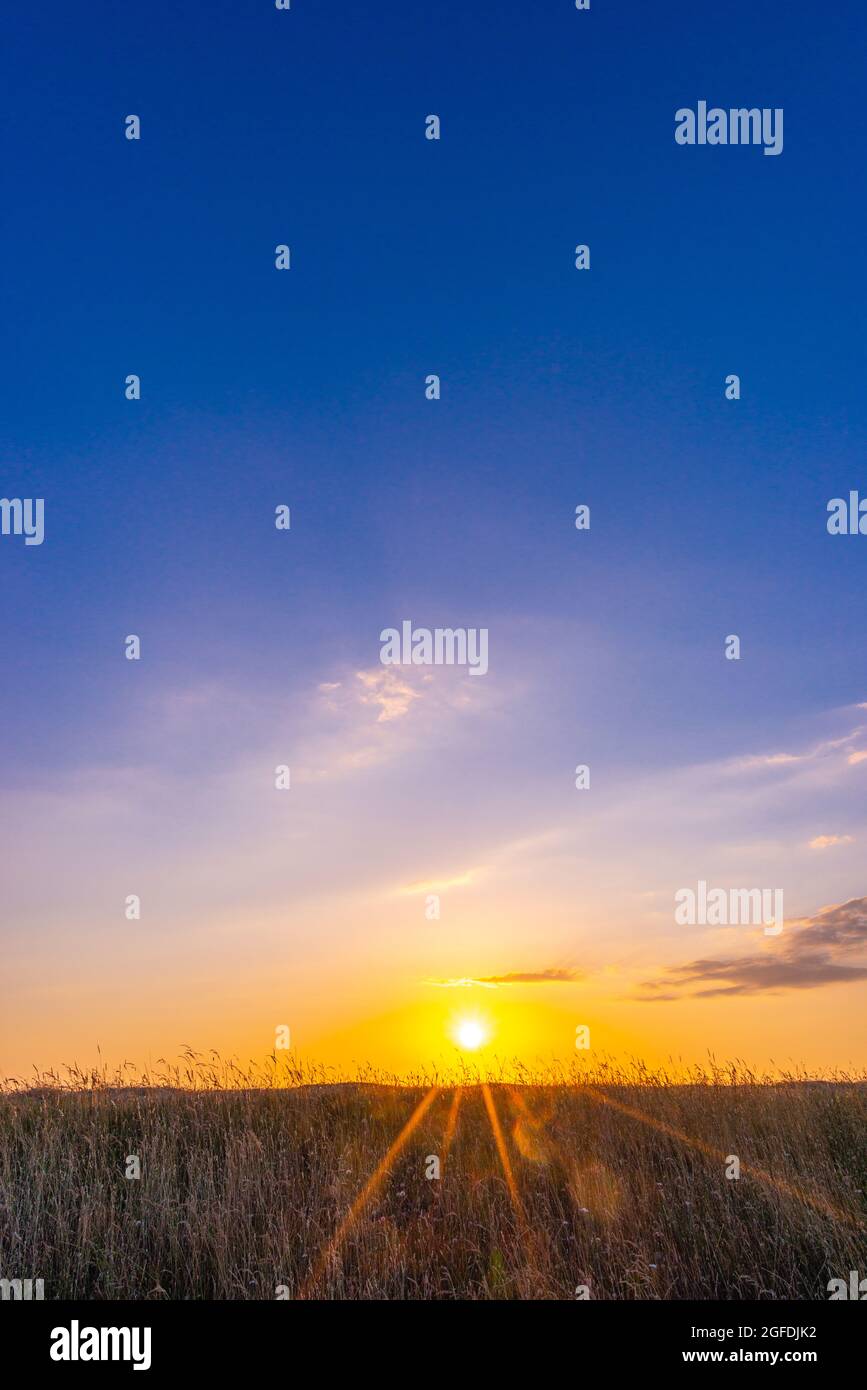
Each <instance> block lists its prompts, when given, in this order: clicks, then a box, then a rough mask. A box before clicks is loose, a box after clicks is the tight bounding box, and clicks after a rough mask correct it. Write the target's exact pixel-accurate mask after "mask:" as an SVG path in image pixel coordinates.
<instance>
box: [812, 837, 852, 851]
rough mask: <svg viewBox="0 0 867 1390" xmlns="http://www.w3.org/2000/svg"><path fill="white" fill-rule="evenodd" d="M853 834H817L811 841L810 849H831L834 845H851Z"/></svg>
mask: <svg viewBox="0 0 867 1390" xmlns="http://www.w3.org/2000/svg"><path fill="white" fill-rule="evenodd" d="M851 843H852V836H851V835H817V836H816V838H815V840H811V841H810V849H830V848H831V846H832V845H851Z"/></svg>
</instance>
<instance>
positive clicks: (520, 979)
mask: <svg viewBox="0 0 867 1390" xmlns="http://www.w3.org/2000/svg"><path fill="white" fill-rule="evenodd" d="M582 978H583V976H582V975H580V974H579V972H578V971H577V970H561V969H551V970H510V971H509V973H508V974H506V975H480V976H478V978H475V979H474V978H471V977H468V976H463V977H461V978H460V979H454V980H429V981H428V984H431V985H436V986H437V988H439V989H469V988H472V986H473V985H481V987H482V988H483V989H496V988H497V987H498V986H499V985H571V984H575V983H576V982H577V981H578V980H581V979H582Z"/></svg>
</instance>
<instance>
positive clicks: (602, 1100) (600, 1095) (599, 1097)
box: [577, 1086, 863, 1228]
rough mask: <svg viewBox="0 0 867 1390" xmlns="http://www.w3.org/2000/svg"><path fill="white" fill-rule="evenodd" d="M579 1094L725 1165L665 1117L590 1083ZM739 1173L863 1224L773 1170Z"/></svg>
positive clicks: (746, 1167)
mask: <svg viewBox="0 0 867 1390" xmlns="http://www.w3.org/2000/svg"><path fill="white" fill-rule="evenodd" d="M577 1089H578V1090H579V1091H580V1092H581V1093H582V1094H585V1095H588V1096H590V1097H591V1098H592V1099H593V1100H595V1101H596V1102H597V1104H599V1105H610V1106H611V1107H612V1108H613V1109H615V1110H618V1111H619V1112H620V1113H621V1114H622V1115H628V1116H629V1117H630V1119H633V1120H640V1121H641V1123H642V1124H645V1125H648V1126H649V1127H650V1128H651V1129H655V1130H656V1131H657V1132H658V1133H660V1134H665V1135H666V1136H667V1137H668V1138H669V1139H677V1140H679V1141H680V1143H682V1144H688V1145H689V1146H690V1147H691V1148H694V1149H698V1150H699V1152H701V1153H703V1154H704V1155H705V1156H706V1157H708V1158H713V1159H714V1160H715V1161H716V1162H717V1163H721V1164H725V1163H726V1161H727V1159H728V1154H726V1153H724V1152H723V1150H722V1149H718V1148H716V1147H715V1146H714V1145H713V1144H708V1143H706V1142H705V1141H704V1140H703V1139H693V1138H692V1136H691V1135H689V1134H685V1133H684V1131H683V1130H681V1129H676V1128H675V1127H674V1125H670V1124H667V1123H666V1121H665V1120H656V1119H654V1118H653V1117H652V1116H651V1115H645V1114H644V1113H643V1112H642V1111H641V1110H637V1109H635V1107H634V1106H631V1105H626V1104H625V1103H624V1102H623V1101H620V1100H615V1098H614V1097H613V1096H609V1095H606V1094H605V1092H604V1091H597V1090H596V1089H595V1088H593V1087H590V1086H579V1087H578V1088H577ZM741 1173H742V1174H747V1175H748V1176H749V1177H751V1178H755V1180H756V1181H757V1182H760V1183H763V1184H764V1185H765V1186H766V1187H771V1188H773V1189H774V1190H775V1191H777V1192H780V1193H782V1194H783V1195H784V1196H786V1197H791V1198H792V1199H794V1200H795V1201H799V1202H804V1203H805V1204H806V1205H807V1206H809V1207H812V1208H813V1210H814V1211H817V1212H819V1213H820V1214H821V1215H822V1216H827V1217H829V1218H830V1219H831V1220H832V1221H838V1222H841V1223H843V1224H844V1225H850V1226H856V1227H859V1228H860V1227H862V1226H863V1222H862V1221H861V1220H860V1219H859V1218H856V1217H853V1216H850V1215H848V1214H847V1213H846V1212H844V1211H840V1210H839V1209H838V1208H837V1207H835V1206H833V1205H832V1203H831V1202H829V1201H828V1199H827V1198H826V1197H825V1196H824V1195H821V1194H815V1195H814V1194H812V1193H809V1192H804V1191H803V1190H802V1189H801V1188H798V1187H794V1186H793V1185H792V1184H791V1183H788V1182H786V1181H785V1179H783V1178H775V1177H774V1176H773V1174H772V1173H769V1172H767V1170H766V1169H764V1168H759V1167H758V1166H756V1165H753V1164H746V1163H743V1162H742V1163H741Z"/></svg>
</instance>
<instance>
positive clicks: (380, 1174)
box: [299, 1086, 440, 1298]
mask: <svg viewBox="0 0 867 1390" xmlns="http://www.w3.org/2000/svg"><path fill="white" fill-rule="evenodd" d="M439 1090H440V1088H439V1086H431V1088H430V1090H429V1091H428V1093H427V1095H425V1096H423V1097H422V1099H421V1100H420V1101H419V1103H418V1105H417V1106H416V1108H415V1110H414V1111H413V1112H412V1114H411V1115H410V1117H409V1119H408V1120H407V1122H406V1124H405V1125H404V1127H403V1129H402V1130H401V1131H400V1133H399V1134H398V1136H397V1138H396V1139H395V1140H394V1142H393V1143H392V1144H391V1146H390V1147H389V1149H388V1151H387V1152H386V1154H385V1156H384V1157H383V1158H382V1159H380V1161H379V1163H378V1164H377V1166H376V1169H375V1170H374V1172H373V1175H372V1176H371V1177H370V1178H368V1180H367V1182H366V1183H365V1184H364V1187H363V1188H362V1189H361V1191H360V1192H359V1194H358V1196H357V1197H356V1199H355V1201H354V1202H353V1203H352V1206H351V1207H350V1208H349V1211H348V1212H347V1214H346V1216H345V1217H344V1218H343V1220H342V1222H341V1223H340V1225H339V1226H338V1228H337V1230H336V1231H335V1233H334V1235H333V1236H332V1237H331V1239H330V1241H329V1242H328V1245H327V1246H326V1248H325V1250H324V1252H323V1253H322V1255H321V1256H320V1258H319V1261H318V1262H317V1264H316V1267H315V1269H314V1270H313V1272H312V1273H311V1274H310V1275H309V1276H308V1278H307V1280H306V1281H305V1283H304V1287H303V1288H302V1290H301V1292H300V1294H299V1297H300V1298H307V1297H308V1296H309V1290H310V1289H311V1288H315V1287H316V1285H317V1284H318V1282H319V1280H320V1279H321V1278H322V1275H323V1274H324V1272H325V1270H326V1269H327V1268H328V1265H329V1263H330V1262H331V1260H332V1259H333V1258H334V1256H335V1255H336V1254H337V1252H338V1250H339V1249H340V1247H341V1245H342V1244H343V1242H344V1241H345V1240H346V1237H347V1236H348V1235H349V1232H350V1231H351V1230H352V1228H353V1226H354V1225H355V1223H356V1222H357V1221H358V1219H359V1217H360V1216H361V1214H362V1212H363V1211H364V1208H365V1207H366V1206H367V1204H368V1202H369V1201H370V1199H371V1197H372V1196H373V1194H374V1193H375V1192H376V1190H377V1188H378V1187H379V1186H380V1184H381V1183H382V1180H383V1178H384V1177H385V1176H386V1174H387V1173H388V1171H389V1169H390V1168H391V1165H392V1164H393V1163H394V1160H395V1159H396V1158H397V1156H398V1154H399V1153H400V1151H401V1149H402V1148H403V1147H404V1145H405V1144H406V1142H407V1140H408V1139H409V1137H410V1135H411V1134H412V1132H413V1130H414V1129H415V1128H416V1127H417V1126H418V1124H419V1123H420V1122H421V1120H422V1119H423V1118H424V1116H425V1114H426V1113H427V1111H428V1110H429V1109H430V1107H431V1105H432V1104H433V1102H434V1101H435V1100H436V1098H437V1096H438V1095H439Z"/></svg>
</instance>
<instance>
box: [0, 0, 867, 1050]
mask: <svg viewBox="0 0 867 1390" xmlns="http://www.w3.org/2000/svg"><path fill="white" fill-rule="evenodd" d="M865 29H867V18H865V14H864V11H863V8H862V7H860V6H857V5H855V4H854V3H851V0H847V3H844V4H841V5H838V6H835V7H833V9H832V10H831V11H830V12H827V11H821V10H819V9H818V8H817V7H816V6H815V5H813V4H807V3H803V2H802V0H795V2H794V3H786V4H783V3H776V0H774V3H767V4H765V5H763V6H761V7H759V8H757V7H755V6H754V5H752V4H749V3H745V0H734V3H732V4H730V5H728V6H726V7H725V10H724V12H723V11H722V10H720V9H719V8H714V7H696V6H695V5H694V4H687V3H685V0H669V3H665V4H638V3H634V2H633V3H618V4H616V5H615V4H613V3H610V0H592V4H591V8H590V10H588V11H581V12H579V11H577V10H576V9H575V7H574V5H573V4H571V3H570V0H534V3H532V4H530V3H524V2H523V0H503V3H497V0H484V3H478V4H473V5H471V6H468V5H466V4H465V3H458V0H438V2H437V3H436V4H430V3H422V0H401V3H397V0H379V3H376V4H371V5H357V4H352V3H349V0H332V3H328V4H326V3H324V2H320V0H292V5H291V9H290V10H289V11H278V10H277V9H276V8H275V7H274V5H273V4H271V3H269V0H232V3H208V4H205V3H199V4H180V5H179V4H177V3H174V4H171V5H170V4H168V3H164V2H163V0H152V3H150V4H148V5H147V6H141V7H139V6H118V5H111V6H110V5H108V4H107V3H104V2H103V0H92V3H91V4H89V5H88V6H87V7H86V9H84V10H82V9H81V8H80V7H70V6H68V5H65V4H61V3H58V2H57V0H47V3H44V4H41V5H40V6H38V7H30V9H29V10H26V11H25V10H21V9H19V11H18V12H17V13H16V14H15V15H14V16H11V17H10V19H9V21H8V22H7V25H6V31H5V43H4V56H3V58H2V59H0V62H2V65H3V77H4V82H3V89H4V94H5V97H4V113H3V114H4V119H3V136H2V141H3V160H2V171H3V172H2V179H3V185H4V187H3V192H4V197H3V199H2V204H3V213H2V233H0V234H2V242H3V248H4V254H3V258H2V280H0V284H2V306H3V320H4V324H5V326H6V330H7V348H8V350H7V353H6V354H4V358H5V361H4V368H3V372H2V376H0V392H2V409H0V439H2V477H0V493H2V495H3V496H4V497H7V498H16V497H20V498H42V499H44V508H45V534H44V541H43V543H42V544H41V545H33V546H27V545H25V544H24V540H23V537H22V536H16V535H2V536H0V641H2V651H3V655H4V678H3V681H2V687H0V716H2V721H3V728H4V732H5V739H4V757H3V759H2V768H0V818H2V823H3V826H4V830H3V834H2V841H0V884H2V889H0V892H2V906H0V936H2V957H3V986H2V993H3V1008H2V1011H0V1075H25V1074H27V1073H28V1072H29V1070H30V1069H31V1068H32V1067H33V1066H36V1067H51V1066H58V1065H61V1064H62V1063H65V1062H72V1061H78V1062H80V1063H82V1064H90V1063H92V1062H94V1061H95V1060H96V1058H97V1056H98V1055H99V1056H101V1057H103V1058H104V1059H109V1060H110V1061H112V1062H114V1061H121V1060H124V1059H131V1060H133V1061H134V1062H136V1063H138V1064H141V1065H146V1064H148V1063H151V1062H153V1061H154V1060H155V1059H156V1058H159V1057H167V1058H171V1057H174V1056H176V1055H177V1054H178V1052H179V1051H180V1049H181V1048H182V1046H184V1045H186V1044H189V1045H190V1046H192V1047H194V1048H198V1049H202V1050H204V1049H207V1048H211V1047H213V1048H216V1049H218V1050H219V1051H220V1052H221V1053H222V1054H223V1055H237V1056H239V1057H241V1058H259V1057H262V1056H264V1055H266V1054H267V1053H269V1052H270V1051H271V1050H272V1049H273V1047H274V1044H275V1030H277V1029H278V1028H279V1027H280V1026H282V1025H286V1026H287V1027H288V1028H289V1029H290V1030H291V1040H292V1049H293V1056H295V1055H297V1056H299V1057H301V1058H309V1059H316V1060H321V1061H322V1062H324V1063H326V1064H327V1065H330V1066H334V1067H336V1068H341V1069H347V1070H351V1069H352V1068H354V1067H355V1066H356V1065H357V1064H365V1063H368V1062H369V1063H371V1064H373V1065H375V1066H378V1067H383V1068H387V1069H391V1070H394V1071H397V1072H401V1073H404V1072H407V1071H410V1070H412V1069H413V1068H416V1067H419V1066H422V1065H426V1064H434V1063H436V1064H440V1063H442V1064H443V1065H445V1064H447V1063H450V1062H452V1061H454V1060H455V1059H456V1058H459V1057H460V1056H461V1054H460V1052H459V1051H458V1050H457V1049H456V1045H455V1031H456V1028H457V1027H458V1026H459V1024H460V1022H461V1020H465V1019H466V1018H475V1019H478V1020H480V1021H481V1024H482V1026H483V1028H484V1031H485V1034H486V1038H485V1047H484V1048H483V1049H482V1054H481V1055H483V1056H484V1057H485V1058H490V1059H496V1058H499V1059H509V1060H517V1061H519V1062H520V1063H522V1064H523V1065H527V1066H533V1065H536V1064H539V1065H542V1064H544V1062H545V1060H546V1059H548V1058H551V1057H558V1058H563V1059H565V1060H566V1061H567V1062H568V1061H570V1060H572V1059H574V1058H575V1056H576V1048H575V1039H576V1029H577V1028H579V1027H580V1028H584V1027H586V1028H589V1030H590V1040H591V1047H590V1049H589V1057H590V1058H591V1059H592V1058H596V1057H601V1056H603V1055H612V1056H615V1057H626V1056H635V1057H638V1058H641V1059H645V1060H647V1061H648V1062H649V1063H651V1064H653V1065H656V1064H658V1063H661V1062H665V1061H666V1059H669V1058H670V1059H674V1061H675V1062H676V1063H677V1064H678V1065H683V1066H689V1065H691V1064H693V1063H695V1062H701V1061H702V1060H704V1059H705V1058H706V1057H707V1056H708V1054H709V1053H710V1054H713V1055H714V1056H716V1057H717V1058H743V1059H745V1060H747V1061H748V1062H749V1063H750V1064H751V1065H755V1066H759V1067H764V1066H768V1065H770V1064H771V1063H773V1064H775V1065H778V1066H785V1065H790V1064H792V1065H802V1066H805V1067H808V1068H810V1069H812V1070H815V1071H816V1072H821V1073H825V1072H829V1071H831V1070H833V1069H837V1068H853V1067H864V1066H865V1065H867V1011H865V1008H864V1005H865V1000H867V897H865V895H867V876H865V869H864V865H865V846H867V813H865V792H867V653H865V645H864V641H863V632H864V591H865V578H867V538H865V537H864V536H861V535H858V536H847V537H839V536H831V535H829V534H828V530H827V524H826V523H827V505H828V502H829V500H830V499H832V498H835V497H848V495H849V493H850V491H851V490H858V489H860V495H861V496H862V497H863V496H867V469H865V465H864V437H865V423H867V420H865V415H867V407H865V393H864V380H865V375H867V363H865V340H864V332H863V322H864V274H863V251H862V240H863V225H864V214H865V201H867V198H865V191H864V185H863V179H862V177H861V158H860V153H859V152H860V151H861V150H863V148H864V135H865V115H864V105H863V100H862V89H863V66H862V61H861V57H860V55H861V53H863V51H864V39H865V37H867V35H865ZM699 101H707V102H708V104H709V106H714V105H718V106H719V107H722V108H724V109H728V108H730V107H742V106H745V107H758V108H772V109H777V108H782V110H783V111H784V147H783V150H782V152H781V153H780V154H779V155H777V156H775V157H766V156H765V155H764V153H763V151H762V149H761V148H757V147H752V146H746V147H744V146H740V147H736V146H726V147H711V146H707V145H705V146H698V145H696V146H685V145H679V144H678V143H677V142H676V141H675V138H674V132H675V113H676V112H677V111H678V110H679V109H682V108H687V107H689V108H693V109H695V108H697V105H698V102H699ZM130 114H136V115H138V116H139V118H140V123H141V138H140V139H139V140H129V139H127V138H126V134H125V131H126V118H127V116H128V115H130ZM431 114H436V115H438V116H439V118H440V121H441V131H440V137H441V138H440V139H439V140H429V139H427V138H426V136H425V130H426V119H427V117H428V116H429V115H431ZM579 244H581V245H587V246H589V247H590V268H589V270H582V271H579V270H577V269H576V265H575V248H576V246H577V245H579ZM280 245H287V246H289V247H290V249H291V269H289V270H288V271H278V270H277V268H276V266H275V248H276V247H277V246H280ZM129 374H136V375H138V376H139V377H140V381H141V399H139V400H128V399H127V398H126V381H127V377H128V376H129ZM430 374H437V375H438V376H439V377H440V381H441V396H440V399H438V400H429V399H427V397H426V390H425V383H426V379H427V378H428V376H429V375H430ZM730 374H737V376H738V377H739V378H740V398H739V399H737V400H730V399H727V398H726V390H725V384H726V378H727V377H728V376H729V375H730ZM581 504H584V505H587V506H589V507H590V515H591V524H590V528H589V529H587V530H578V529H576V526H575V509H576V506H578V505H581ZM281 505H283V506H288V507H289V508H290V509H291V527H290V529H288V530H278V529H277V528H276V526H275V509H276V508H277V507H278V506H281ZM404 620H410V621H412V622H413V623H414V624H415V625H417V626H420V627H426V628H430V629H434V628H437V627H447V628H466V629H480V628H484V629H486V630H487V632H488V634H489V638H488V640H489V669H488V671H487V673H486V674H485V675H484V676H481V675H479V676H473V675H471V674H470V672H469V671H468V670H467V669H466V668H465V667H464V668H461V667H444V666H432V667H415V666H384V665H382V663H381V662H380V649H381V642H380V634H381V632H382V631H383V630H384V629H386V628H390V627H399V626H400V624H401V622H402V621H404ZM130 634H135V635H137V636H138V637H139V638H140V642H141V657H140V660H132V661H131V660H128V659H127V658H126V655H125V642H126V638H127V637H128V636H129V635H130ZM732 634H735V635H737V636H738V637H739V638H740V642H741V657H740V660H737V661H731V660H727V659H726V656H725V644H726V639H727V638H728V637H729V636H730V635H732ZM579 764H582V765H587V766H589V768H590V770H591V771H590V786H589V788H587V789H583V790H579V789H578V788H576V785H575V782H576V777H575V769H576V766H578V765H579ZM279 766H287V767H289V768H290V769H291V785H290V787H289V788H288V789H280V790H278V789H277V787H276V786H275V769H276V768H277V767H279ZM699 881H706V882H707V883H709V884H710V885H712V886H716V887H720V888H723V889H725V890H728V889H744V890H747V889H753V888H761V887H775V888H779V889H782V890H783V891H784V894H785V905H786V925H785V929H784V931H783V932H782V933H781V934H780V935H779V936H772V935H769V934H767V933H765V932H764V931H763V929H762V927H761V926H760V925H753V926H750V925H737V926H720V925H715V924H710V925H701V924H697V925H683V924H680V923H679V922H678V921H677V920H676V918H675V895H676V894H677V893H678V892H679V890H681V889H683V888H688V887H693V888H695V887H696V885H697V883H698V882H699ZM129 895H136V896H137V897H138V898H139V899H140V904H141V908H140V911H141V915H140V918H139V919H138V920H128V918H127V915H126V912H127V908H126V903H127V899H128V897H129ZM432 895H435V896H436V897H437V898H438V899H439V916H438V917H435V916H434V917H432V916H431V915H430V913H431V906H430V900H431V897H432ZM97 1048H99V1049H100V1051H99V1054H98V1053H97ZM586 1056H587V1053H586V1052H584V1053H582V1060H584V1058H585V1057H586Z"/></svg>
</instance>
